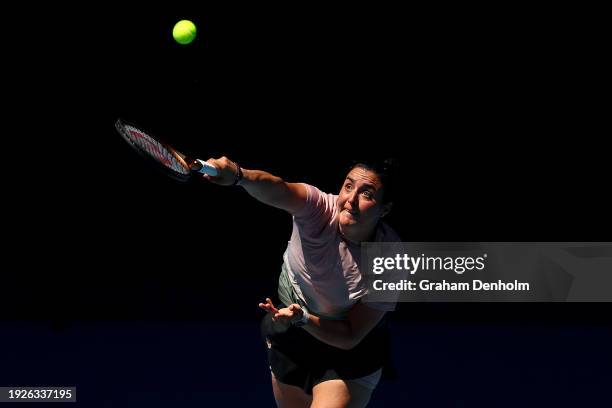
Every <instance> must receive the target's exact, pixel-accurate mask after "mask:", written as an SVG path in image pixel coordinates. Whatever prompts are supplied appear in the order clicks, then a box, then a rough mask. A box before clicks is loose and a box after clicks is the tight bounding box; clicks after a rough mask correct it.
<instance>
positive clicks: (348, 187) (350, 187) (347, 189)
mask: <svg viewBox="0 0 612 408" xmlns="http://www.w3.org/2000/svg"><path fill="white" fill-rule="evenodd" d="M344 188H345V189H346V191H351V190H352V189H353V186H352V185H350V184H347V185H346V186H344Z"/></svg>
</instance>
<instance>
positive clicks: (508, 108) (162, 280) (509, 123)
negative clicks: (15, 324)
mask: <svg viewBox="0 0 612 408" xmlns="http://www.w3.org/2000/svg"><path fill="white" fill-rule="evenodd" d="M175 3H176V2H175ZM597 14H598V13H597V11H595V10H594V11H590V10H572V9H561V8H554V9H553V8H543V9H538V10H536V9H534V8H530V7H519V6H512V7H511V6H508V7H505V8H502V7H500V8H499V9H492V8H483V7H473V8H464V7H463V6H462V7H461V8H459V7H458V6H455V7H452V8H451V7H447V6H442V5H439V6H431V7H429V8H425V7H422V6H420V7H416V6H411V7H407V8H393V7H390V6H384V5H380V6H373V5H362V6H358V5H353V4H345V5H342V6H340V5H337V6H334V7H331V6H330V5H323V4H321V5H316V6H306V5H292V6H288V5H280V4H275V5H256V6H255V5H248V6H247V5H235V4H234V5H221V4H220V3H219V4H208V5H198V6H197V7H196V6H193V5H190V4H184V3H182V2H178V3H176V4H174V3H173V4H172V5H164V6H163V7H162V6H151V5H147V6H146V7H145V6H144V5H142V6H140V7H133V8H130V9H127V8H126V7H125V6H116V5H111V4H106V5H104V6H102V5H87V6H85V5H83V6H71V7H70V8H68V7H65V8H60V7H58V6H46V7H45V8H41V7H36V8H35V10H30V11H29V12H25V11H24V12H17V11H13V12H12V13H11V14H5V17H4V20H5V21H4V23H5V24H4V26H3V27H4V30H6V33H7V35H6V36H5V39H7V41H6V42H7V44H6V48H5V50H6V54H5V55H6V58H5V59H4V64H5V74H4V82H5V84H4V94H5V99H6V101H7V103H5V109H4V115H3V116H5V120H4V122H5V123H6V125H7V126H6V134H5V137H4V149H3V151H4V160H3V167H5V171H4V176H3V178H4V180H5V183H4V191H5V193H4V197H3V201H4V203H5V217H6V218H5V220H4V222H3V225H4V226H3V229H4V232H5V234H4V235H5V236H6V237H7V238H6V239H5V242H4V248H5V253H4V257H5V268H3V269H4V273H3V283H2V288H3V290H2V298H1V301H0V304H1V306H2V309H1V313H2V316H3V317H4V318H6V319H47V320H50V321H54V322H56V323H55V324H59V326H60V327H61V326H62V325H65V324H68V325H70V323H69V322H71V321H83V320H90V321H95V320H96V319H141V318H146V319H170V320H181V319H205V320H206V319H221V320H223V319H226V320H227V321H232V320H233V319H247V320H251V321H255V320H257V319H258V318H259V317H260V316H261V315H260V312H259V311H258V309H257V307H256V304H257V302H259V301H260V300H261V299H262V298H264V297H265V296H270V295H274V294H275V291H276V279H277V276H278V272H279V268H280V265H281V262H282V260H281V256H282V253H283V251H284V248H285V246H286V241H287V240H288V238H289V235H290V232H291V220H290V217H289V216H288V215H286V214H284V213H283V212H281V211H278V210H274V209H271V208H268V207H265V206H264V205H262V204H260V203H258V202H256V201H255V200H253V199H251V198H250V197H249V196H248V195H247V194H246V193H245V192H244V191H243V190H241V189H240V188H227V187H219V186H215V185H211V184H208V183H206V182H205V181H197V182H193V183H189V184H178V183H176V182H174V181H172V180H170V179H167V178H165V177H164V176H163V175H161V174H158V173H157V172H155V171H154V170H152V169H150V168H149V167H147V166H145V165H144V163H143V162H142V161H141V160H140V159H139V158H138V157H137V156H136V155H135V154H134V153H133V152H132V151H131V150H130V148H129V147H128V146H127V145H126V144H125V142H123V141H122V140H121V138H120V137H119V135H118V134H117V133H116V131H115V129H114V121H115V120H116V119H117V118H123V119H125V120H127V121H130V122H133V123H136V124H138V125H140V126H142V127H143V128H144V129H146V130H148V131H149V132H151V133H152V134H155V135H159V136H162V137H164V138H165V139H166V140H168V141H170V142H171V143H173V144H174V145H175V146H177V147H178V148H179V150H182V151H185V152H189V153H191V154H193V155H195V156H198V157H200V158H203V159H207V158H208V157H219V156H222V155H226V156H228V157H229V158H231V159H233V160H235V161H237V162H239V163H240V164H241V165H242V166H243V167H245V168H257V169H264V170H267V171H270V172H271V173H273V174H276V175H279V176H281V177H283V178H285V179H286V180H289V181H304V182H308V183H311V184H314V185H317V186H318V187H320V188H321V189H323V190H326V191H330V192H334V191H336V190H337V189H338V187H339V186H340V183H341V182H342V179H343V176H344V173H345V170H346V168H347V166H348V165H349V163H350V162H351V161H352V160H353V159H355V158H360V157H374V156H395V157H397V158H399V159H400V160H401V162H402V164H403V169H402V172H403V173H402V185H403V191H402V194H401V196H400V197H399V199H398V202H397V203H396V206H395V209H394V211H393V213H392V214H391V216H390V218H389V222H390V223H391V224H392V225H393V226H394V227H395V228H396V229H397V230H398V232H399V233H400V235H401V236H402V238H403V240H404V241H453V240H456V241H605V240H609V237H610V234H609V231H610V229H609V228H610V225H609V208H610V202H609V199H608V198H607V196H605V194H604V193H605V190H606V188H608V187H607V186H608V184H609V181H608V178H609V177H608V176H607V173H609V171H607V170H606V169H607V167H608V166H607V165H606V158H607V156H608V154H607V151H606V149H605V148H604V139H603V137H604V136H606V135H605V133H603V132H602V130H601V129H600V127H599V124H600V123H599V121H600V120H601V118H602V115H603V105H602V104H601V101H600V96H601V92H603V91H602V89H603V85H602V79H601V78H602V76H601V73H602V72H604V70H605V67H604V65H603V58H602V54H601V50H602V47H601V34H600V31H601V29H602V26H601V25H600V24H599V23H598V21H597V18H596V16H597ZM183 18H187V19H191V20H192V21H194V22H195V23H196V25H197V27H198V30H199V32H198V37H197V39H196V40H195V42H194V43H192V44H190V45H188V46H181V45H179V44H177V43H175V42H174V40H173V39H172V36H171V30H172V26H173V25H174V23H175V22H176V21H178V20H180V19H183ZM609 312H610V308H609V307H608V306H607V305H604V304H486V305H485V304H409V305H406V304H402V305H400V308H399V310H398V312H396V313H395V316H394V319H395V320H396V321H397V322H398V323H401V324H404V325H410V324H430V323H437V324H442V325H446V326H444V327H451V328H452V327H464V326H463V325H467V324H476V325H483V327H486V326H487V325H498V324H502V325H503V324H518V325H519V326H521V327H524V328H527V330H529V327H532V328H534V330H539V329H536V328H542V327H548V326H550V325H553V326H555V327H558V328H559V330H560V331H561V333H564V334H567V335H572V336H573V335H574V334H575V333H578V332H580V330H581V329H580V327H584V326H585V325H590V326H593V327H595V326H602V325H606V326H607V325H609V323H610V313H609ZM57 322H62V323H57ZM67 322H68V323H67ZM454 325H459V326H454ZM527 333H528V332H527ZM586 341H587V340H585V342H586ZM585 344H586V343H585Z"/></svg>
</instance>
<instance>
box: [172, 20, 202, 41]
mask: <svg viewBox="0 0 612 408" xmlns="http://www.w3.org/2000/svg"><path fill="white" fill-rule="evenodd" d="M196 31H197V30H196V26H195V24H193V23H192V22H191V21H189V20H181V21H179V22H178V23H176V24H175V25H174V28H173V29H172V36H173V37H174V39H175V40H176V42H177V43H179V44H183V45H187V44H189V43H191V42H192V41H193V40H194V39H195V37H196Z"/></svg>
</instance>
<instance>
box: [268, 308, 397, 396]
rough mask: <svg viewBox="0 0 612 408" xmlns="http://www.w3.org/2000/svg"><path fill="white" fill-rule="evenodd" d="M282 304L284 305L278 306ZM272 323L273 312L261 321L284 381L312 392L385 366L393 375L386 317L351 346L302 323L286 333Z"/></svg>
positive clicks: (272, 361) (276, 373)
mask: <svg viewBox="0 0 612 408" xmlns="http://www.w3.org/2000/svg"><path fill="white" fill-rule="evenodd" d="M281 307H284V306H282V305H280V306H278V308H279V309H280V308H281ZM272 324H273V322H272V316H271V315H270V314H266V316H265V317H264V318H263V320H262V323H261V333H262V337H263V340H264V343H265V345H266V348H267V351H268V362H269V364H270V368H271V369H272V372H273V373H274V376H275V377H276V379H277V380H278V381H280V382H281V383H284V384H289V385H295V386H297V387H300V388H301V389H303V390H304V392H306V393H307V394H312V388H313V387H314V386H315V385H317V384H318V383H320V382H323V381H327V380H333V379H342V380H353V379H357V378H360V377H364V376H367V375H369V374H372V373H374V372H376V371H378V370H379V369H381V368H382V369H383V378H389V377H390V375H389V374H390V372H389V371H392V370H391V368H392V367H391V365H390V362H391V360H390V350H389V347H390V342H389V333H388V330H387V325H386V319H383V321H382V322H381V323H379V324H378V325H377V326H376V327H375V328H374V329H372V331H371V332H370V333H369V334H368V335H367V336H366V337H365V338H364V339H363V340H362V341H361V343H359V344H358V345H357V346H356V347H354V348H353V349H351V350H342V349H339V348H337V347H333V346H330V345H328V344H326V343H323V342H321V341H319V340H317V339H316V338H314V337H313V336H311V335H310V334H309V333H308V332H307V331H305V330H304V329H302V328H298V327H290V328H289V329H288V330H287V331H285V332H283V333H278V332H274V330H273V329H272V327H273V326H272Z"/></svg>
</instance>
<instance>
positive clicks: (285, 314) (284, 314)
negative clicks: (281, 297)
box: [259, 298, 304, 326]
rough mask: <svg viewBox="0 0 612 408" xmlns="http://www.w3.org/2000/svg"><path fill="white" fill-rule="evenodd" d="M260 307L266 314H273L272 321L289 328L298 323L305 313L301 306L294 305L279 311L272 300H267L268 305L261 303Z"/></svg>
mask: <svg viewBox="0 0 612 408" xmlns="http://www.w3.org/2000/svg"><path fill="white" fill-rule="evenodd" d="M259 307H260V308H262V309H263V310H265V311H266V312H268V313H270V314H272V321H273V322H275V323H278V324H281V325H284V326H289V325H291V323H293V322H295V321H298V320H300V319H301V318H302V316H303V315H304V311H303V310H302V308H301V307H300V305H298V304H296V303H294V304H292V305H289V307H284V308H282V309H277V308H276V307H274V304H273V303H272V301H271V300H270V298H266V303H260V304H259Z"/></svg>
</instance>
